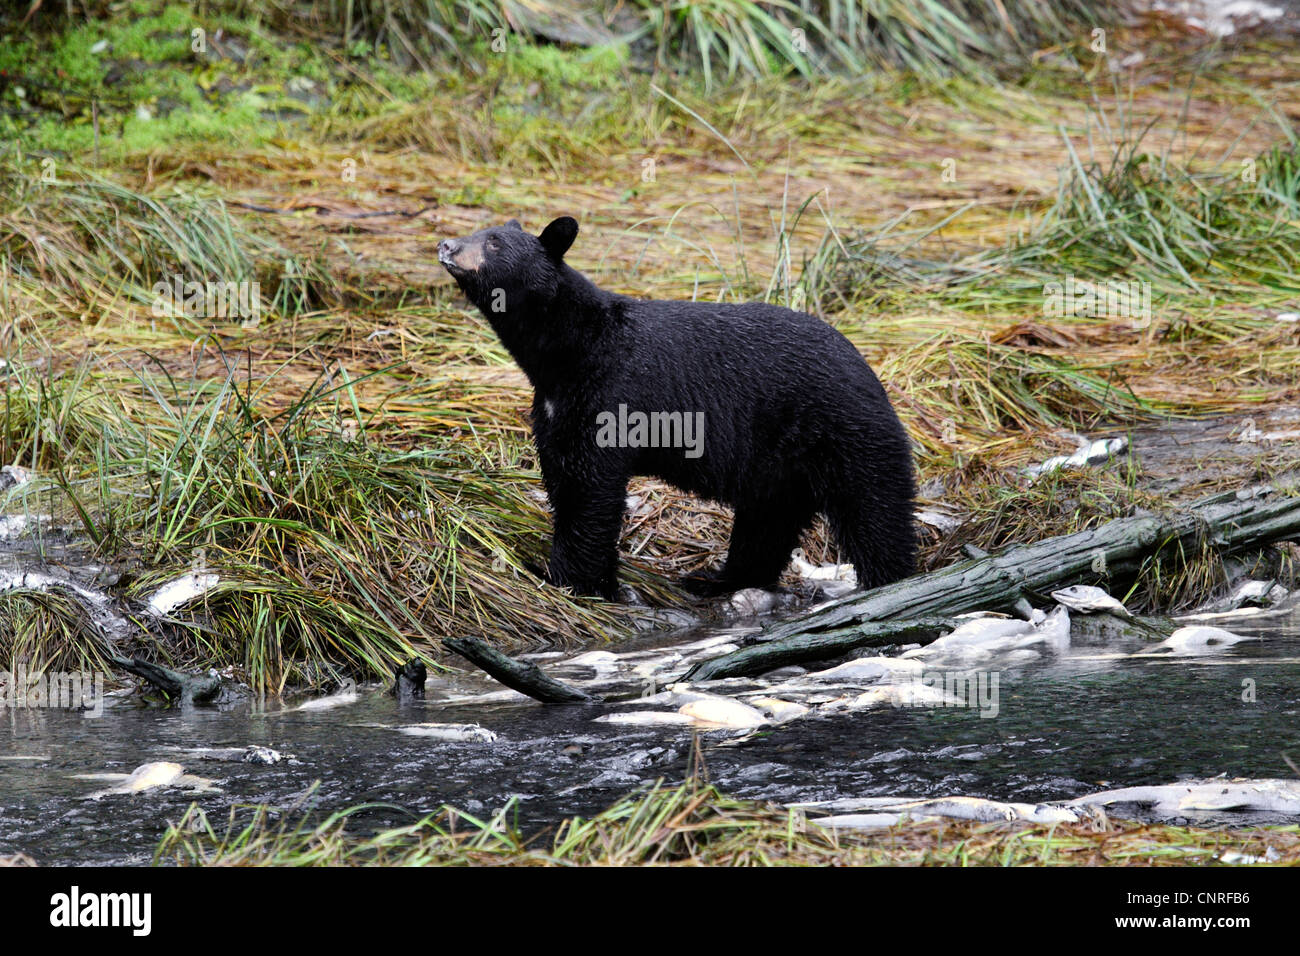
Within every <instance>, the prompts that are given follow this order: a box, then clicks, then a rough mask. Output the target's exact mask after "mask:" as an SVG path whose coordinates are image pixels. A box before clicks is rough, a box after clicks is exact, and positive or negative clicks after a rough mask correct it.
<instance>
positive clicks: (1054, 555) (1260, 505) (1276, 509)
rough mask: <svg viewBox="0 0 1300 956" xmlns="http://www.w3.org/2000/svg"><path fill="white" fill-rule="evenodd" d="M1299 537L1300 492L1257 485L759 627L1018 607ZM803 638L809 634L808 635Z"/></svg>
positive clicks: (775, 630)
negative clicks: (1024, 600) (1182, 558)
mask: <svg viewBox="0 0 1300 956" xmlns="http://www.w3.org/2000/svg"><path fill="white" fill-rule="evenodd" d="M1296 537H1300V497H1288V496H1287V495H1286V494H1284V493H1283V492H1282V491H1279V490H1275V489H1272V488H1268V487H1264V488H1253V489H1249V490H1246V491H1240V492H1227V493H1225V494H1221V495H1214V496H1212V497H1210V498H1204V499H1202V500H1201V501H1198V502H1196V503H1194V504H1192V505H1191V506H1190V507H1189V508H1188V509H1187V510H1186V511H1182V512H1179V513H1177V514H1172V515H1144V516H1140V517H1133V518H1117V519H1115V520H1114V521H1109V522H1107V523H1106V524H1104V525H1102V526H1101V527H1099V528H1094V529H1092V530H1090V531H1081V532H1079V533H1078V534H1070V535H1062V536H1059V537H1054V538H1046V539H1044V540H1042V541H1039V542H1036V543H1034V544H1028V545H1019V546H1016V547H1012V548H1009V549H1007V550H1006V551H1003V552H1001V553H1000V554H996V555H991V556H988V557H983V558H974V559H971V560H968V561H963V562H961V563H960V564H954V565H951V566H949V567H946V568H942V569H940V570H938V571H931V572H930V573H928V574H918V575H915V576H913V577H910V578H907V579H905V580H903V581H898V582H896V583H894V584H889V585H886V586H885V587H881V588H876V589H874V590H871V591H867V592H865V593H863V592H859V593H855V594H850V595H847V596H845V597H842V598H839V599H838V600H836V601H833V602H831V603H830V604H826V605H822V606H821V607H819V608H817V609H815V610H812V611H808V612H806V613H804V614H801V615H798V616H796V617H793V618H791V619H788V620H786V621H783V622H780V623H778V624H775V625H773V626H771V627H769V628H767V629H766V630H765V631H764V632H762V633H761V634H759V635H756V637H757V639H758V641H760V642H768V641H783V640H786V639H789V638H794V637H798V636H800V635H805V636H807V635H814V634H819V633H824V632H827V631H841V630H843V629H846V628H853V627H860V626H861V625H862V624H865V623H866V622H868V621H878V620H882V619H886V618H896V619H906V620H912V619H917V618H924V617H933V616H936V615H937V616H942V615H952V614H961V613H965V612H968V611H979V610H1001V609H1004V608H1010V607H1012V606H1013V605H1014V604H1015V603H1016V601H1017V600H1019V599H1020V598H1021V597H1022V596H1023V595H1024V593H1025V592H1037V593H1044V592H1046V591H1049V590H1054V589H1056V588H1058V587H1065V586H1068V585H1071V584H1080V583H1097V582H1104V581H1106V580H1107V578H1108V577H1110V576H1112V575H1116V574H1131V573H1133V572H1135V571H1137V570H1138V569H1139V568H1141V566H1142V564H1143V562H1144V561H1146V560H1148V559H1150V558H1152V557H1157V556H1160V555H1167V554H1175V553H1178V552H1179V550H1180V549H1182V551H1183V553H1196V552H1197V551H1198V550H1199V546H1200V543H1201V542H1202V541H1204V542H1207V543H1208V544H1210V545H1211V546H1212V547H1214V548H1216V549H1217V550H1218V551H1220V552H1221V553H1230V552H1233V551H1243V550H1246V549H1249V548H1256V547H1260V546H1262V545H1265V544H1268V543H1270V542H1274V541H1284V540H1287V539H1288V538H1296ZM804 639H807V638H806V637H805V638H804Z"/></svg>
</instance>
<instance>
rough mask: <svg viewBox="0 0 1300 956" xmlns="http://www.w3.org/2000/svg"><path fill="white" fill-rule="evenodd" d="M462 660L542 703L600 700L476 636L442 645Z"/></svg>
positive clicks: (446, 641) (449, 640)
mask: <svg viewBox="0 0 1300 956" xmlns="http://www.w3.org/2000/svg"><path fill="white" fill-rule="evenodd" d="M442 643H443V644H444V645H445V646H446V647H449V648H450V649H451V650H453V651H455V652H456V653H457V654H459V655H460V656H461V657H464V658H465V659H466V660H468V661H470V662H471V663H473V664H477V665H478V666H479V667H481V668H482V669H483V670H485V671H487V672H488V673H489V674H490V675H492V676H493V677H495V678H496V679H497V680H499V681H500V682H501V683H503V684H505V685H506V686H507V687H509V688H511V689H512V690H517V691H519V693H521V694H527V695H528V696H529V697H532V698H533V699H534V700H540V701H541V702H542V703H543V704H586V703H592V702H595V701H598V700H600V698H599V697H592V696H591V695H590V694H585V693H583V692H582V691H580V690H578V689H577V688H576V687H571V686H569V685H568V684H565V683H563V682H561V681H558V680H556V679H555V678H553V677H547V676H546V675H545V674H544V673H542V669H541V668H540V667H538V666H537V665H536V664H530V663H526V662H524V661H517V660H515V659H514V658H511V657H507V656H506V655H505V654H502V653H501V652H500V651H498V650H495V649H494V648H491V647H489V646H488V645H487V644H485V643H483V642H482V641H480V640H479V639H478V638H476V637H449V638H446V639H445V640H443V642H442Z"/></svg>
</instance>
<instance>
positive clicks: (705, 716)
mask: <svg viewBox="0 0 1300 956" xmlns="http://www.w3.org/2000/svg"><path fill="white" fill-rule="evenodd" d="M677 712H678V713H679V714H684V715H685V716H687V717H689V718H691V719H692V720H694V721H695V722H696V723H698V724H704V725H708V726H712V727H728V728H733V729H736V730H752V729H753V728H755V727H762V726H764V725H765V724H767V723H768V719H767V718H766V717H764V716H763V712H762V711H760V710H758V709H757V708H755V707H750V706H749V705H748V704H745V703H741V702H740V701H738V700H735V699H734V698H731V697H720V696H716V695H712V694H709V695H701V697H700V698H699V699H696V700H692V701H688V702H687V703H685V704H682V706H681V707H679V708H678V709H677Z"/></svg>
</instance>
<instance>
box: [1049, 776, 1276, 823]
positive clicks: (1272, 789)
mask: <svg viewBox="0 0 1300 956" xmlns="http://www.w3.org/2000/svg"><path fill="white" fill-rule="evenodd" d="M1124 803H1133V804H1138V805H1141V806H1149V807H1152V808H1153V809H1154V810H1155V811H1156V812H1157V813H1180V812H1185V811H1196V810H1201V811H1215V810H1236V811H1256V812H1265V813H1281V814H1286V815H1288V816H1293V817H1300V780H1267V779H1265V780H1242V779H1234V780H1227V779H1222V780H1196V781H1190V782H1188V783H1178V784H1168V785H1165V786H1155V787H1124V788H1122V789H1119V790H1104V791H1102V792H1101V793H1090V794H1088V795H1087V796H1086V797H1079V798H1078V799H1077V800H1071V801H1070V805H1071V806H1111V805H1112V804H1124Z"/></svg>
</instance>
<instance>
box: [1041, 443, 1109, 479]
mask: <svg viewBox="0 0 1300 956" xmlns="http://www.w3.org/2000/svg"><path fill="white" fill-rule="evenodd" d="M1075 437H1076V438H1079V436H1075ZM1079 442H1080V444H1079V448H1078V450H1077V451H1075V453H1074V454H1073V455H1058V456H1056V457H1055V458H1049V459H1047V461H1045V462H1043V463H1042V464H1041V465H1031V466H1030V467H1028V468H1026V469H1025V474H1026V475H1028V476H1029V477H1030V478H1039V477H1041V476H1043V475H1047V474H1051V473H1052V472H1054V471H1059V470H1060V469H1062V468H1087V467H1089V466H1091V465H1100V464H1102V463H1103V462H1106V461H1109V460H1110V459H1111V458H1113V457H1115V456H1116V455H1118V454H1119V453H1120V452H1122V451H1123V450H1124V449H1126V448H1128V439H1127V438H1102V439H1100V440H1098V441H1088V439H1086V438H1079Z"/></svg>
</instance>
